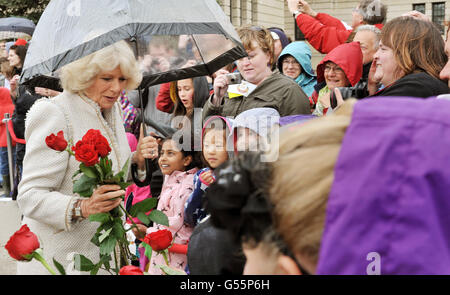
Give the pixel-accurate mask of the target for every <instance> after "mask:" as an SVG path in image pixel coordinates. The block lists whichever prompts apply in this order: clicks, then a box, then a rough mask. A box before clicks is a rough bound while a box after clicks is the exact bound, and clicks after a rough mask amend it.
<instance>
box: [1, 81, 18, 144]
mask: <svg viewBox="0 0 450 295" xmlns="http://www.w3.org/2000/svg"><path fill="white" fill-rule="evenodd" d="M13 112H14V104H13V102H12V100H11V95H10V93H9V89H8V88H5V87H0V116H1V118H0V147H6V146H7V141H6V124H5V123H3V122H2V121H3V118H4V117H5V113H9V114H10V117H12V114H13ZM12 144H13V146H15V145H16V142H15V141H14V140H12Z"/></svg>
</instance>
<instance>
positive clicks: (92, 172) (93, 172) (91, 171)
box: [80, 163, 98, 179]
mask: <svg viewBox="0 0 450 295" xmlns="http://www.w3.org/2000/svg"><path fill="white" fill-rule="evenodd" d="M80 170H81V172H83V173H84V175H86V176H87V177H89V178H94V179H97V178H98V177H97V169H96V168H95V167H87V166H86V165H84V164H83V163H81V164H80Z"/></svg>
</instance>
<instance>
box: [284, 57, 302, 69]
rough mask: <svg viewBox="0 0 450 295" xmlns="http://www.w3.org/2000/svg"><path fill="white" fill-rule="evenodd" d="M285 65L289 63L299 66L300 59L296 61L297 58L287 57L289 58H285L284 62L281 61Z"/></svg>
mask: <svg viewBox="0 0 450 295" xmlns="http://www.w3.org/2000/svg"><path fill="white" fill-rule="evenodd" d="M281 64H282V65H283V66H285V65H286V66H287V65H291V66H297V67H299V66H300V64H299V63H298V61H296V60H295V59H293V58H292V59H287V58H285V59H283V61H282V63H281Z"/></svg>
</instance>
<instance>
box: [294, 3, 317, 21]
mask: <svg viewBox="0 0 450 295" xmlns="http://www.w3.org/2000/svg"><path fill="white" fill-rule="evenodd" d="M298 2H299V4H298V9H299V10H300V11H301V12H303V13H304V14H307V15H310V16H312V17H316V16H317V12H315V11H314V10H313V9H312V8H311V6H310V5H309V3H308V2H306V1H304V0H299V1H298Z"/></svg>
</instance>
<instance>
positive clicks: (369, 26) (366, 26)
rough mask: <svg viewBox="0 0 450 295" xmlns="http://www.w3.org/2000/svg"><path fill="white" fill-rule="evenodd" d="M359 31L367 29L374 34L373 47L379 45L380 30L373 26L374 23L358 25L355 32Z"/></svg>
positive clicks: (376, 47)
mask: <svg viewBox="0 0 450 295" xmlns="http://www.w3.org/2000/svg"><path fill="white" fill-rule="evenodd" d="M361 31H369V32H372V33H374V34H375V42H374V43H375V44H374V46H375V49H378V47H379V46H380V39H381V30H380V29H378V28H377V27H375V26H374V25H360V26H358V27H357V28H356V29H355V34H356V33H358V32H361Z"/></svg>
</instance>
